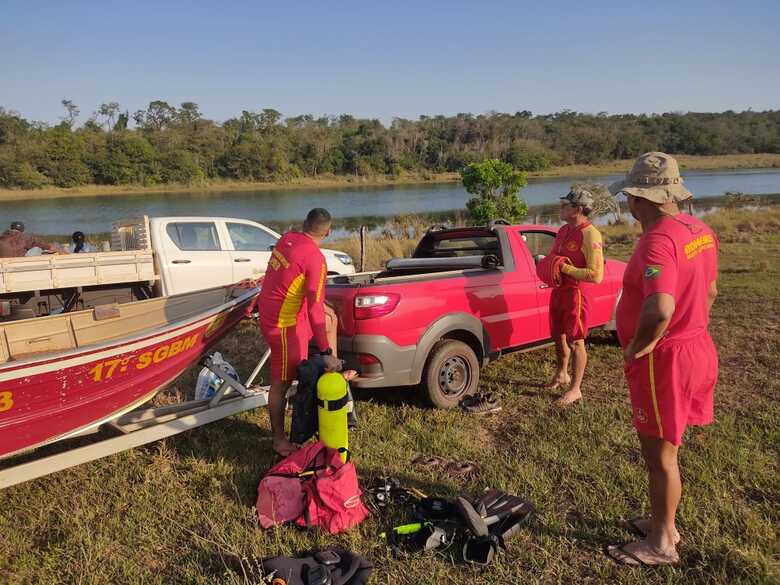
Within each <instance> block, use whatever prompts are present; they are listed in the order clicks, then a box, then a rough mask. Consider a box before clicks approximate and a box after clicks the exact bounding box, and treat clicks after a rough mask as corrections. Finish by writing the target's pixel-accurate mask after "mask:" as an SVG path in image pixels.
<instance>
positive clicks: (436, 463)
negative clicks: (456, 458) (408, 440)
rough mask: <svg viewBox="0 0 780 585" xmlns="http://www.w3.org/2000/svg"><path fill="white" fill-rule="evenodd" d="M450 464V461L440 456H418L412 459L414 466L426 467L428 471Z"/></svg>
mask: <svg viewBox="0 0 780 585" xmlns="http://www.w3.org/2000/svg"><path fill="white" fill-rule="evenodd" d="M449 463H450V460H449V459H445V458H444V457H439V456H438V455H424V454H423V455H418V456H417V457H415V458H414V459H412V465H417V466H418V467H425V468H426V469H434V468H439V467H444V466H446V465H448V464H449Z"/></svg>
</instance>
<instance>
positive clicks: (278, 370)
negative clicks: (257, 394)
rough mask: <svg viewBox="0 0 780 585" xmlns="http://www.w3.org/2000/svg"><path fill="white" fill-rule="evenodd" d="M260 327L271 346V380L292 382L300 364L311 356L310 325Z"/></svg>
mask: <svg viewBox="0 0 780 585" xmlns="http://www.w3.org/2000/svg"><path fill="white" fill-rule="evenodd" d="M260 329H261V331H262V333H263V338H264V339H265V341H266V343H267V344H268V347H269V348H271V381H273V382H278V381H282V382H292V381H293V380H295V379H296V377H297V375H298V374H297V368H298V364H300V363H301V362H302V361H303V360H305V359H306V358H308V357H309V339H311V333H310V332H309V329H308V327H306V326H305V325H303V326H295V327H266V326H261V328H260Z"/></svg>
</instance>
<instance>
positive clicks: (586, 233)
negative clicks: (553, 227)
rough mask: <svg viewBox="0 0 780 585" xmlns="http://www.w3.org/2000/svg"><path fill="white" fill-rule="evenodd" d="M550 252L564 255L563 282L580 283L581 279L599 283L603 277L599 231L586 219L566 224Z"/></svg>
mask: <svg viewBox="0 0 780 585" xmlns="http://www.w3.org/2000/svg"><path fill="white" fill-rule="evenodd" d="M552 251H553V254H555V255H557V256H565V257H566V258H568V259H569V261H570V262H571V264H568V265H567V264H564V265H563V267H562V268H561V272H562V273H563V274H564V278H563V283H562V285H563V286H580V283H581V282H593V283H596V284H598V283H599V282H601V281H602V280H603V278H604V250H603V244H602V240H601V232H599V230H597V229H596V228H595V227H593V224H591V223H590V222H589V221H588V222H585V223H583V224H580V225H571V224H568V223H567V224H565V225H564V226H563V227H561V229H559V230H558V233H557V234H556V236H555V244H553V250H552Z"/></svg>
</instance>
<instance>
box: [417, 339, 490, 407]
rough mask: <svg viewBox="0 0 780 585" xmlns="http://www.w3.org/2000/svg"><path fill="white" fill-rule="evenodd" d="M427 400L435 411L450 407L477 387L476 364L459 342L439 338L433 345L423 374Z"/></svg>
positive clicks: (470, 354)
mask: <svg viewBox="0 0 780 585" xmlns="http://www.w3.org/2000/svg"><path fill="white" fill-rule="evenodd" d="M423 384H424V385H425V391H426V395H427V398H428V401H429V402H430V403H431V404H432V405H433V406H435V407H437V408H454V407H456V406H457V405H458V403H459V402H460V401H461V400H463V399H464V398H465V397H466V396H468V395H470V394H474V392H476V391H477V386H478V385H479V361H477V356H476V354H475V353H474V350H473V349H471V348H470V347H469V346H468V345H466V344H465V343H463V342H462V341H458V340H456V339H443V340H442V341H440V342H438V343H437V344H436V345H434V346H433V349H432V350H431V353H430V354H429V355H428V361H427V362H426V364H425V370H424V371H423Z"/></svg>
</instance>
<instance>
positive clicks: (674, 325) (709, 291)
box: [607, 152, 718, 565]
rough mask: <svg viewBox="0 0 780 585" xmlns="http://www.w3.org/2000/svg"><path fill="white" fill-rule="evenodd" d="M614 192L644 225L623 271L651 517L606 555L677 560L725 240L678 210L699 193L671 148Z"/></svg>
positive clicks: (621, 318) (706, 420) (627, 351)
mask: <svg viewBox="0 0 780 585" xmlns="http://www.w3.org/2000/svg"><path fill="white" fill-rule="evenodd" d="M610 190H611V191H612V192H613V193H620V192H622V193H625V194H626V196H627V197H628V206H629V209H630V210H631V215H633V216H634V218H636V219H637V220H639V222H640V223H641V224H642V236H641V237H640V239H639V242H638V243H637V246H636V249H635V250H634V254H633V255H632V256H631V260H630V261H629V263H628V266H627V267H626V272H625V274H624V276H623V296H622V297H621V299H620V304H619V306H618V310H617V328H618V337H619V338H620V344H621V346H622V347H623V354H624V358H625V374H626V380H627V382H628V386H629V390H630V394H631V407H632V410H633V422H634V426H635V427H636V429H637V432H638V434H639V442H640V444H641V447H642V456H643V458H644V460H645V464H646V465H647V470H648V477H649V496H650V510H651V515H650V517H649V518H636V519H634V520H632V521H631V525H632V527H633V528H634V529H635V530H636V531H637V532H638V533H639V534H640V535H642V536H644V538H643V539H642V540H640V541H638V542H633V543H630V544H625V545H622V546H620V545H616V546H612V547H609V548H608V550H607V554H609V556H610V557H612V558H613V559H614V560H616V561H618V562H620V563H624V564H629V565H660V564H674V563H676V562H678V561H679V556H678V555H677V550H676V544H677V542H678V541H679V539H680V536H679V534H678V532H677V529H676V527H675V515H676V513H677V507H678V505H679V503H680V495H681V490H682V485H681V483H680V471H679V468H678V464H677V456H678V449H679V447H680V444H681V443H682V436H683V433H684V432H685V429H686V427H687V426H688V425H707V424H710V423H711V422H712V420H713V394H714V389H715V383H716V381H717V377H718V354H717V351H716V350H715V346H714V344H713V342H712V338H711V337H710V334H709V331H708V324H709V317H710V309H711V308H712V304H713V302H714V301H715V297H716V295H717V286H716V279H717V273H718V240H717V238H716V237H715V234H714V233H713V232H712V230H711V229H710V228H709V227H708V226H707V225H706V224H704V223H703V222H702V221H700V220H698V219H696V218H694V217H691V216H690V215H686V214H684V213H680V210H679V208H678V206H677V203H678V202H679V201H684V200H686V199H688V198H690V197H692V194H691V193H690V191H688V190H687V189H686V188H685V187H683V184H682V178H681V177H680V172H679V169H678V167H677V161H675V160H674V158H672V157H671V156H669V155H667V154H664V153H662V152H648V153H646V154H643V155H642V156H640V157H639V158H638V159H637V161H636V162H635V163H634V166H633V168H632V169H631V172H630V173H629V175H628V177H627V179H626V180H625V181H621V182H619V183H615V184H614V185H612V186H611V187H610Z"/></svg>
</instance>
